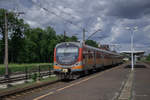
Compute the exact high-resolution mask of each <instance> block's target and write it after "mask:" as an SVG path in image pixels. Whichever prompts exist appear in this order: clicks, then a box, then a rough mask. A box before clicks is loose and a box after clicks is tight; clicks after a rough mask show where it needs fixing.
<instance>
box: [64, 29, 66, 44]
mask: <svg viewBox="0 0 150 100" xmlns="http://www.w3.org/2000/svg"><path fill="white" fill-rule="evenodd" d="M64 42H66V31H64Z"/></svg>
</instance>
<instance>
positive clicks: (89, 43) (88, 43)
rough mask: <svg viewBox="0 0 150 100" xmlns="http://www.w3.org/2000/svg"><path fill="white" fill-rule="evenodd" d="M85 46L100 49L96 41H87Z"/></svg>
mask: <svg viewBox="0 0 150 100" xmlns="http://www.w3.org/2000/svg"><path fill="white" fill-rule="evenodd" d="M85 44H87V45H90V46H93V47H96V48H97V47H98V44H97V43H96V41H93V40H86V41H85Z"/></svg>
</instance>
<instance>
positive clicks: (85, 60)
mask: <svg viewBox="0 0 150 100" xmlns="http://www.w3.org/2000/svg"><path fill="white" fill-rule="evenodd" d="M83 66H84V69H87V66H88V53H87V51H84V52H83Z"/></svg>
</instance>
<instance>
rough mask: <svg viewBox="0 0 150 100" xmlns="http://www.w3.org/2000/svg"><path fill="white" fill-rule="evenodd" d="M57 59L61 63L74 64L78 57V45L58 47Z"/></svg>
mask: <svg viewBox="0 0 150 100" xmlns="http://www.w3.org/2000/svg"><path fill="white" fill-rule="evenodd" d="M56 59H57V62H58V63H60V64H72V63H74V62H75V61H76V60H77V59H78V47H65V46H63V47H58V48H57V51H56Z"/></svg>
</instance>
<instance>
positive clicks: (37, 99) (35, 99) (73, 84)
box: [33, 66, 121, 100]
mask: <svg viewBox="0 0 150 100" xmlns="http://www.w3.org/2000/svg"><path fill="white" fill-rule="evenodd" d="M120 67H121V66H120ZM120 67H115V68H112V69H109V70H106V71H104V72H101V73H100V74H96V75H94V76H90V77H88V78H86V79H84V80H81V81H79V82H76V83H72V84H70V85H68V86H65V87H63V88H60V89H57V90H56V92H59V91H62V90H64V89H66V88H69V87H72V86H75V85H78V84H80V83H83V82H85V81H88V80H90V79H93V78H95V77H97V76H99V75H102V74H104V73H106V72H109V71H111V70H114V69H117V68H120ZM54 93H55V92H49V93H47V94H44V95H42V96H39V97H36V98H34V99H33V100H40V99H42V98H44V97H46V96H48V95H51V94H54Z"/></svg>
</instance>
